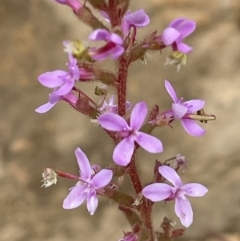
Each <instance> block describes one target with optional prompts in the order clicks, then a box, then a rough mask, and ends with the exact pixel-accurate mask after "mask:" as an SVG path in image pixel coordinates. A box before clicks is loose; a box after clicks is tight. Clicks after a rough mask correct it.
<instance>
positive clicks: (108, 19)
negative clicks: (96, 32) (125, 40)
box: [99, 10, 110, 23]
mask: <svg viewBox="0 0 240 241" xmlns="http://www.w3.org/2000/svg"><path fill="white" fill-rule="evenodd" d="M99 12H100V14H101V15H102V17H103V18H105V20H106V22H108V23H109V22H110V18H109V15H108V13H107V12H105V11H101V10H100V11H99Z"/></svg>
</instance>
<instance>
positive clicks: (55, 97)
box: [49, 93, 62, 104]
mask: <svg viewBox="0 0 240 241" xmlns="http://www.w3.org/2000/svg"><path fill="white" fill-rule="evenodd" d="M61 99H62V96H59V95H55V94H54V93H51V94H49V103H50V104H56V103H57V102H58V101H59V100H61Z"/></svg>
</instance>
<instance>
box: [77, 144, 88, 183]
mask: <svg viewBox="0 0 240 241" xmlns="http://www.w3.org/2000/svg"><path fill="white" fill-rule="evenodd" d="M75 156H76V158H77V162H78V166H79V169H80V175H81V178H83V179H85V180H90V179H91V175H92V168H91V166H90V163H89V160H88V158H87V156H86V155H85V153H84V152H83V151H82V150H81V149H80V148H79V147H78V148H77V149H76V150H75Z"/></svg>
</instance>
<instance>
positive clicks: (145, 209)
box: [128, 152, 154, 241]
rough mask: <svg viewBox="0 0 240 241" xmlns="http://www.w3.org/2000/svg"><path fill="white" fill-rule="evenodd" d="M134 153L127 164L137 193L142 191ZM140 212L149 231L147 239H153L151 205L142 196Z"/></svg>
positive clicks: (151, 240)
mask: <svg viewBox="0 0 240 241" xmlns="http://www.w3.org/2000/svg"><path fill="white" fill-rule="evenodd" d="M135 153H136V152H134V153H133V156H132V159H131V162H130V164H129V166H128V174H129V176H130V179H131V181H132V184H133V187H134V190H135V192H136V194H139V193H141V191H142V184H141V180H140V178H139V175H138V171H137V168H136V165H135ZM140 213H141V216H142V221H143V223H144V225H145V227H146V228H147V229H148V230H149V233H150V239H149V240H150V241H153V240H154V234H153V233H154V231H153V226H152V218H151V213H152V206H151V205H148V201H147V200H146V199H145V198H143V203H142V204H141V207H140Z"/></svg>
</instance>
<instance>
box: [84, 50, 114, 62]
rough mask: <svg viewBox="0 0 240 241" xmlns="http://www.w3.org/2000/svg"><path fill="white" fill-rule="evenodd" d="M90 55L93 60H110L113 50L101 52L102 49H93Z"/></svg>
mask: <svg viewBox="0 0 240 241" xmlns="http://www.w3.org/2000/svg"><path fill="white" fill-rule="evenodd" d="M88 53H89V55H90V56H91V58H92V59H94V60H96V61H98V60H104V59H106V58H108V57H109V55H111V53H112V49H109V50H108V51H101V48H91V49H89V51H88Z"/></svg>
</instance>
